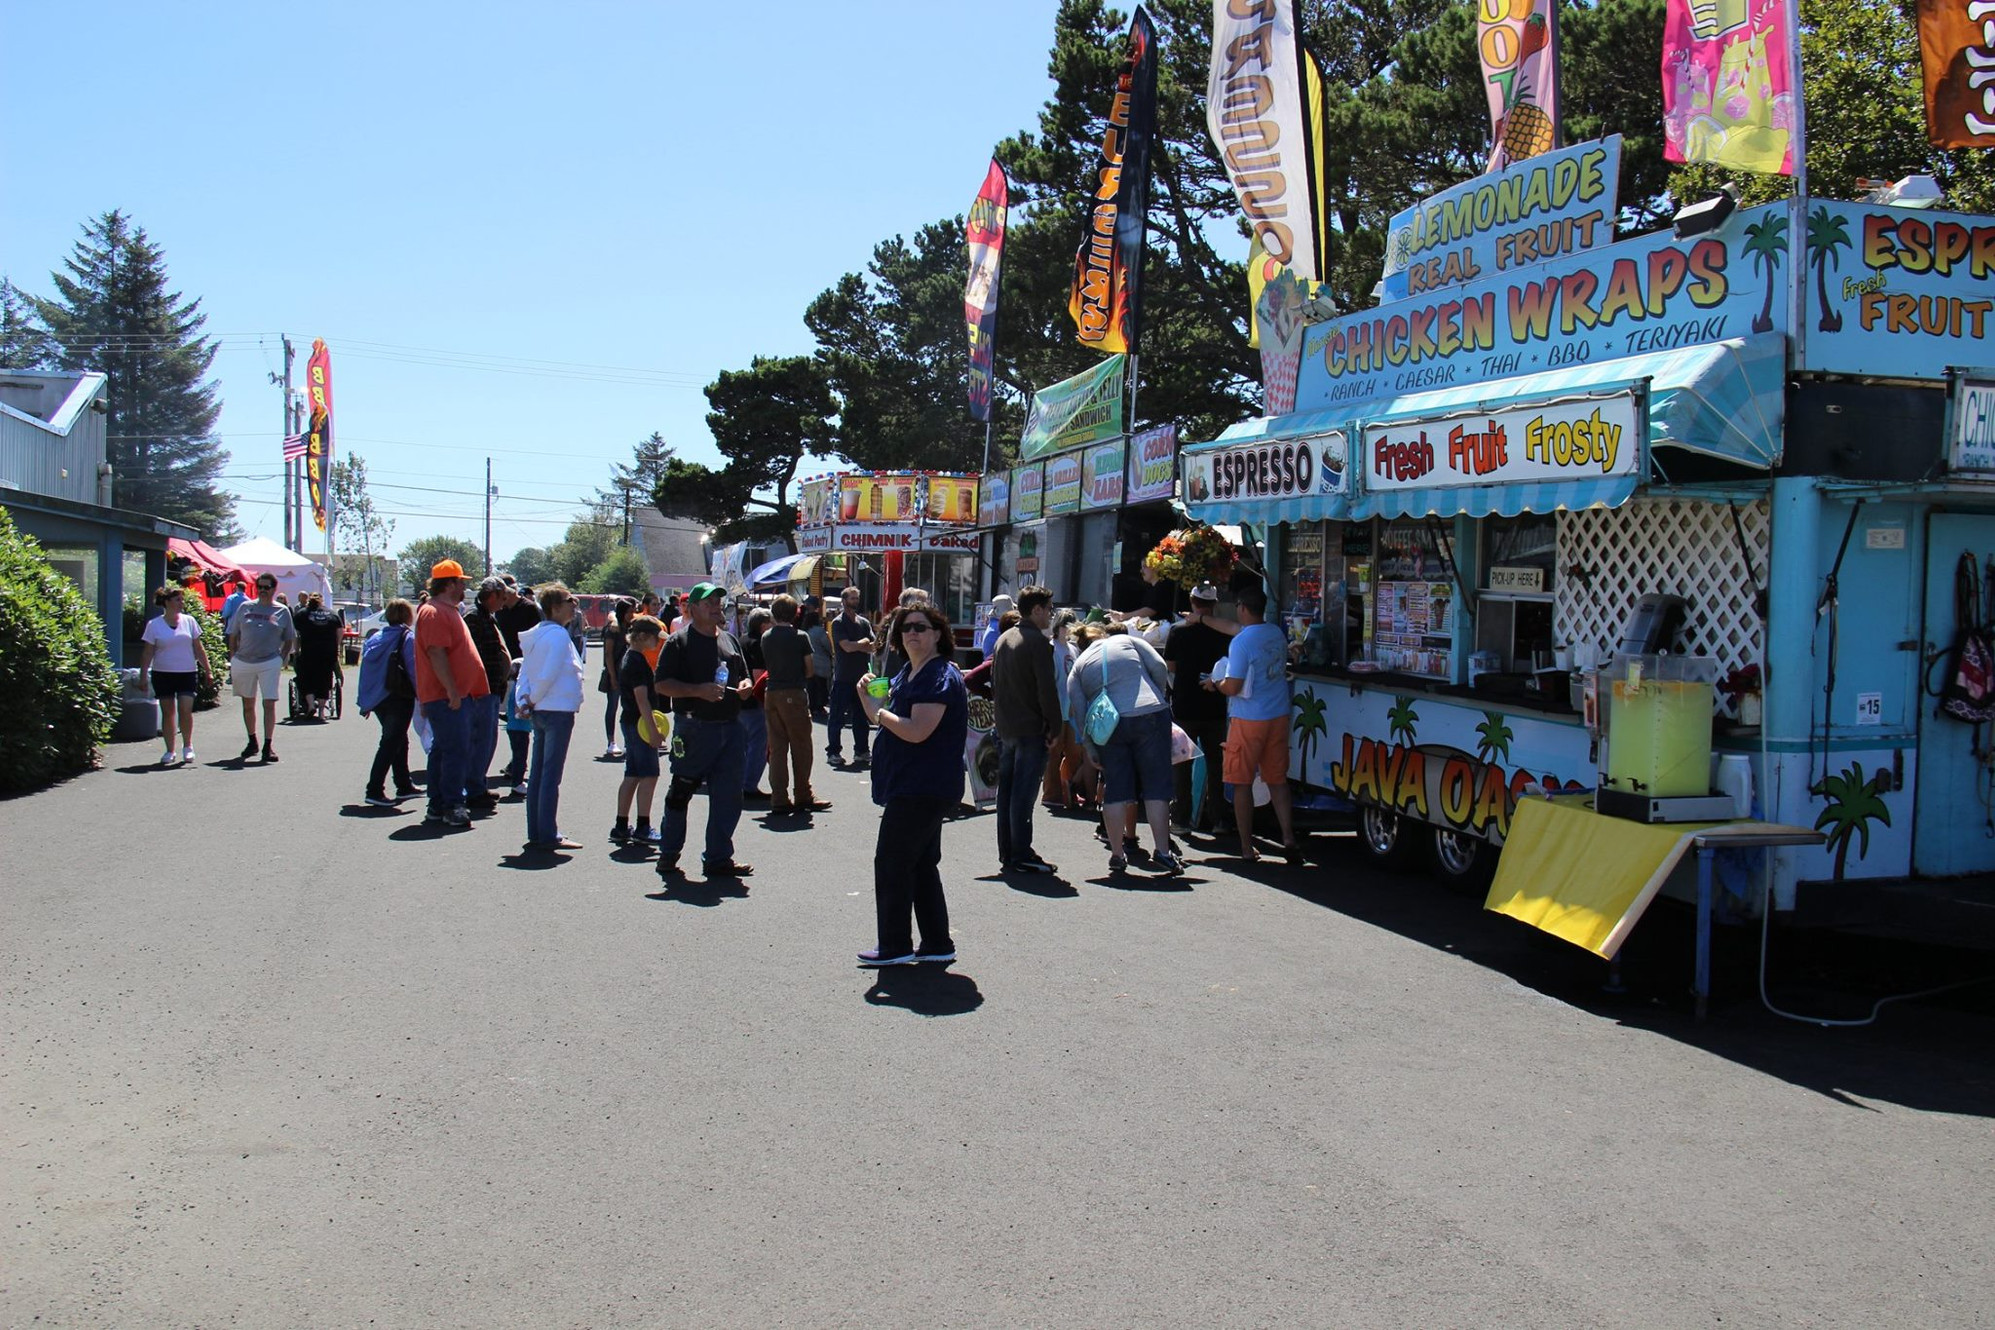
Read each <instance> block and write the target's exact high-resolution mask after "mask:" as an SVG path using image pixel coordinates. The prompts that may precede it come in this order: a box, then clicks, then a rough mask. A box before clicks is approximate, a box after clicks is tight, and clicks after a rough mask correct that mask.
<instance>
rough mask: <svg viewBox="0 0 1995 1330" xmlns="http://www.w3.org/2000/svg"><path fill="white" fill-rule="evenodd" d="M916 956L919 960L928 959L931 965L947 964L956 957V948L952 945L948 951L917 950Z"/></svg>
mask: <svg viewBox="0 0 1995 1330" xmlns="http://www.w3.org/2000/svg"><path fill="white" fill-rule="evenodd" d="M914 958H915V960H917V961H926V962H927V963H928V964H930V965H947V964H948V963H949V962H950V961H953V960H955V959H956V949H955V948H954V947H951V948H949V950H947V951H925V950H923V951H916V952H915V953H914Z"/></svg>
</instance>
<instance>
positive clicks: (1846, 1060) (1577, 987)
mask: <svg viewBox="0 0 1995 1330" xmlns="http://www.w3.org/2000/svg"><path fill="white" fill-rule="evenodd" d="M1309 845H1310V859H1311V862H1309V863H1308V864H1306V865H1304V866H1302V867H1299V868H1291V867H1288V866H1287V865H1285V864H1282V863H1281V862H1279V861H1278V860H1274V859H1263V861H1262V862H1261V863H1260V864H1259V865H1257V866H1255V867H1254V868H1252V869H1251V870H1248V871H1247V872H1245V873H1242V874H1241V875H1242V876H1243V877H1245V878H1246V879H1247V880H1249V881H1252V882H1255V883H1258V884H1260V885H1262V886H1265V887H1268V888H1271V889H1273V890H1276V891H1282V892H1286V893H1288V894H1289V895H1292V896H1294V897H1296V898H1298V899H1300V900H1305V901H1308V902H1310V903H1311V904H1314V905H1319V906H1321V907H1323V908H1324V909H1326V910H1334V911H1336V912H1337V913H1339V914H1341V915H1344V916H1345V917H1346V918H1349V919H1352V920H1355V921H1357V922H1359V923H1363V924H1367V925H1370V926H1372V927H1375V928H1380V929H1384V930H1386V931H1387V932H1391V933H1396V934H1398V935H1399V936H1401V937H1404V938H1407V939H1409V940H1411V941H1414V942H1418V943H1420V944H1422V945H1424V946H1428V947H1432V948H1434V949H1435V950H1437V951H1445V952H1449V953H1451V954H1453V955H1456V956H1459V957H1461V958H1462V959H1463V960H1466V961H1468V962H1470V963H1471V964H1474V965H1478V966H1481V967H1482V968H1484V969H1487V970H1491V971H1494V972H1495V973H1498V974H1502V975H1504V976H1506V977H1508V978H1509V979H1511V980H1513V981H1514V982H1515V983H1516V984H1517V985H1518V986H1519V988H1521V989H1524V990H1528V991H1529V992H1531V993H1534V994H1541V995H1543V996H1544V997H1548V998H1552V999H1555V1000H1557V1001H1559V1002H1563V1003H1566V1004H1567V1005H1569V1006H1572V1007H1574V1008H1577V1009H1579V1010H1581V1011H1585V1012H1587V1013H1589V1014H1591V1015H1593V1016H1596V1017H1599V1018H1601V1019H1603V1020H1611V1021H1614V1022H1616V1023H1617V1024H1620V1025H1623V1026H1625V1027H1627V1028H1630V1029H1637V1030H1643V1031H1647V1032H1649V1033H1651V1034H1655V1035H1660V1036H1662V1037H1664V1038H1667V1039H1672V1040H1675V1041H1677V1042H1678V1043H1681V1044H1685V1045H1687V1046H1689V1047H1693V1048H1697V1049H1701V1050H1703V1051H1704V1052H1706V1053H1708V1054H1710V1055H1712V1056H1714V1057H1721V1058H1724V1059H1726V1060H1727V1061H1731V1062H1735V1063H1738V1064H1739V1065H1741V1066H1747V1067H1751V1068H1754V1069H1755V1070H1758V1071H1760V1072H1762V1073H1764V1074H1766V1075H1769V1076H1773V1077H1777V1078H1778V1079H1780V1080H1784V1081H1787V1082H1788V1083H1790V1084H1793V1085H1796V1086H1799V1087H1801V1088H1803V1089H1808V1090H1813V1091H1815V1092H1816V1093H1818V1094H1821V1095H1823V1096H1824V1097H1826V1098H1828V1099H1831V1100H1834V1101H1835V1102H1837V1103H1840V1104H1844V1105H1846V1106H1849V1107H1852V1108H1859V1109H1863V1108H1868V1107H1869V1106H1868V1105H1867V1104H1865V1103H1863V1102H1862V1101H1864V1100H1876V1101H1879V1102H1884V1103H1892V1104H1900V1105H1903V1106H1905V1107H1907V1108H1914V1109H1921V1110H1926V1111H1932V1112H1946V1113H1961V1114H1969V1115H1974V1116H1981V1117H1995V1064H1991V1063H1990V1062H1989V1060H1988V1058H1987V1056H1986V1050H1987V1049H1988V1047H1990V1044H1991V1036H1995V985H1990V986H1984V987H1982V988H1980V989H1970V990H1966V991H1965V992H1962V993H1959V994H1955V995H1952V996H1950V997H1945V998H1938V999H1932V1000H1925V1001H1921V1002H1916V1003H1906V1004H1903V1005H1899V1006H1889V1007H1886V1008H1884V1013H1883V1016H1882V1018H1881V1019H1880V1020H1879V1021H1878V1022H1877V1023H1876V1024H1874V1025H1871V1026H1867V1027H1864V1028H1844V1029H1827V1028H1823V1027H1821V1026H1819V1025H1809V1024H1804V1023H1801V1022H1797V1021H1790V1020H1785V1019H1782V1018H1781V1017H1779V1016H1776V1015H1774V1014H1773V1013H1771V1012H1769V1011H1768V1010H1766V1008H1765V1007H1764V1006H1762V1004H1761V1002H1760V998H1759V989H1758V984H1759V959H1760V933H1759V927H1758V925H1757V924H1754V925H1751V926H1749V927H1742V926H1733V927H1720V928H1719V929H1718V930H1717V931H1716V932H1715V934H1714V936H1713V946H1712V959H1713V964H1712V977H1713V984H1712V987H1713V992H1712V1001H1711V1013H1710V1018H1709V1019H1708V1020H1707V1021H1704V1022H1701V1023H1700V1022H1698V1021H1697V1020H1696V1019H1695V1018H1694V1015H1693V1010H1692V1003H1691V996H1690V984H1691V978H1692V968H1693V957H1694V940H1695V925H1694V917H1693V912H1692V910H1691V909H1690V907H1689V906H1688V905H1687V904H1685V903H1683V902H1680V901H1676V900H1673V899H1659V900H1657V901H1656V902H1655V903H1654V904H1653V905H1652V906H1651V907H1650V908H1649V910H1648V912H1647V913H1646V914H1645V915H1644V916H1643V918H1642V920H1641V922H1640V924H1639V925H1638V926H1637V927H1636V928H1635V931H1634V933H1633V934H1632V935H1631V936H1630V938H1629V940H1628V943H1627V945H1626V946H1624V947H1623V948H1622V950H1621V955H1620V969H1621V981H1622V984H1621V991H1610V990H1609V989H1608V988H1607V979H1608V966H1607V963H1606V962H1605V961H1603V960H1601V959H1600V958H1599V957H1598V956H1595V955H1594V954H1593V953H1592V952H1589V951H1586V950H1584V949H1582V948H1580V947H1576V946H1574V945H1572V944H1571V943H1569V942H1565V941H1563V940H1561V939H1559V938H1556V937H1553V936H1551V935H1550V934H1548V933H1544V932H1540V931H1539V930H1537V929H1535V928H1532V927H1530V926H1528V925H1526V924H1523V923H1520V922H1518V921H1517V920H1514V919H1511V918H1509V917H1508V916H1506V915H1500V914H1496V913H1494V912H1491V911H1488V910H1485V909H1483V908H1482V897H1481V896H1480V895H1477V896H1474V897H1465V896H1464V895H1462V894H1460V893H1457V892H1451V891H1449V890H1448V889H1447V888H1446V887H1443V886H1442V885H1441V884H1440V883H1438V882H1435V881H1433V880H1432V879H1430V878H1427V877H1425V876H1424V875H1420V874H1415V873H1403V874H1402V873H1393V872H1388V871H1385V870H1383V869H1380V868H1379V867H1377V866H1375V865H1373V864H1371V863H1370V862H1369V861H1368V860H1366V859H1365V858H1364V857H1363V856H1362V852H1361V851H1360V850H1359V849H1358V848H1357V846H1356V843H1355V842H1354V841H1350V840H1326V839H1323V838H1318V839H1316V840H1314V841H1312V842H1309ZM1245 867H1246V866H1245V865H1241V868H1245ZM1235 871H1239V870H1235ZM1826 947H1838V948H1840V951H1839V952H1834V953H1829V954H1825V953H1824V950H1823V949H1824V948H1826ZM1990 968H1991V965H1990V958H1989V957H1987V956H1985V955H1973V954H1966V953H1958V952H1947V951H1946V950H1945V949H1940V948H1931V947H1927V948H1921V949H1918V950H1917V951H1916V952H1912V951H1907V952H1904V953H1901V954H1894V953H1893V952H1891V951H1890V950H1889V949H1888V948H1886V947H1885V946H1884V945H1883V944H1881V943H1880V942H1878V941H1877V940H1874V939H1856V938H1844V939H1842V940H1841V942H1840V943H1831V942H1830V941H1828V940H1827V939H1822V938H1810V937H1808V936H1807V935H1805V934H1796V933H1793V932H1791V931H1790V930H1788V929H1786V928H1784V927H1782V926H1781V925H1780V924H1779V923H1776V924H1775V927H1774V930H1773V944H1772V963H1771V966H1770V969H1769V973H1768V989H1769V994H1770V996H1771V997H1772V998H1773V1000H1774V1002H1775V1004H1776V1005H1779V1006H1781V1007H1783V1008H1784V1009H1786V1010H1789V1011H1795V1012H1797V1013H1798V1014H1804V1015H1812V1016H1820V1017H1825V1018H1861V1017H1863V1016H1865V1015H1866V1014H1868V1012H1869V1010H1870V1007H1871V1003H1872V1002H1874V1001H1875V1000H1876V999H1877V998H1879V997H1883V996H1886V995H1888V994H1891V993H1894V992H1897V993H1902V992H1908V991H1912V990H1915V989H1922V988H1928V987H1932V986H1935V985H1938V984H1941V983H1945V982H1946V981H1947V980H1948V979H1949V978H1953V977H1955V976H1956V975H1958V976H1960V977H1970V976H1972V975H1976V974H1979V975H1985V974H1987V973H1989V971H1990ZM1829 976H1833V980H1832V981H1827V980H1828V977H1829ZM1818 981H1820V982H1818Z"/></svg>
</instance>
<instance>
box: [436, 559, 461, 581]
mask: <svg viewBox="0 0 1995 1330" xmlns="http://www.w3.org/2000/svg"><path fill="white" fill-rule="evenodd" d="M429 575H430V576H431V577H462V576H464V565H463V564H461V563H459V562H458V561H457V560H455V559H445V560H444V561H443V562H442V563H439V564H436V565H434V566H432V567H431V568H430V570H429Z"/></svg>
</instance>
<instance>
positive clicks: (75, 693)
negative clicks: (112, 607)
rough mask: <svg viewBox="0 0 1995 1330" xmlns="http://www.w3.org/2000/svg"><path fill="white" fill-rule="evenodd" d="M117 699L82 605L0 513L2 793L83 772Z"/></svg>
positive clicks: (100, 636)
mask: <svg viewBox="0 0 1995 1330" xmlns="http://www.w3.org/2000/svg"><path fill="white" fill-rule="evenodd" d="M121 691H122V689H121V687H120V684H119V680H118V674H117V671H115V670H114V669H112V668H111V653H110V652H109V651H108V650H106V649H105V646H104V625H103V623H102V621H100V620H99V619H98V617H97V614H96V612H95V611H94V610H92V609H91V608H90V603H89V602H88V601H86V600H84V598H83V593H82V592H80V591H78V590H77V589H76V584H75V583H74V582H71V581H70V580H69V579H68V578H67V577H64V576H63V575H62V574H61V573H58V572H57V571H56V570H55V569H54V568H52V567H50V566H49V561H48V558H47V556H46V555H44V554H43V553H42V547H41V546H40V545H39V544H38V543H37V542H36V541H35V540H34V539H33V538H31V537H29V536H25V535H22V534H21V533H20V532H19V531H17V530H16V529H15V527H14V523H13V520H12V519H11V518H10V517H9V516H8V515H7V513H6V512H4V511H0V698H4V699H6V704H5V705H4V706H0V753H4V754H5V755H6V760H5V761H0V793H8V794H14V793H19V792H20V791H23V790H33V789H39V788H41V787H42V786H44V785H47V784H49V783H50V782H51V781H57V780H61V779H63V778H64V777H66V776H73V775H75V774H76V773H77V772H79V771H85V770H88V769H89V768H90V766H91V764H92V763H93V762H95V760H96V757H97V749H98V748H99V747H100V746H102V745H103V743H104V742H105V741H106V740H108V739H109V738H110V737H111V726H112V725H113V723H115V722H116V720H117V717H118V699H119V695H120V693H121Z"/></svg>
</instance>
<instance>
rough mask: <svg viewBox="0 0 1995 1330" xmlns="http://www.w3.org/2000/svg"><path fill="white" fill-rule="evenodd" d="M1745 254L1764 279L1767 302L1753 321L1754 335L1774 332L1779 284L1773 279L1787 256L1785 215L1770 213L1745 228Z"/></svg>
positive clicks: (1761, 306)
mask: <svg viewBox="0 0 1995 1330" xmlns="http://www.w3.org/2000/svg"><path fill="white" fill-rule="evenodd" d="M1745 250H1746V253H1748V254H1750V255H1752V256H1753V271H1754V272H1756V273H1759V274H1761V275H1763V276H1764V277H1765V278H1766V300H1765V301H1764V302H1763V303H1762V304H1761V305H1760V309H1759V316H1758V317H1757V318H1755V319H1754V320H1753V331H1754V332H1756V333H1762V332H1772V331H1773V297H1774V293H1775V292H1776V291H1777V290H1778V289H1779V287H1780V283H1779V282H1777V281H1776V280H1774V279H1775V277H1776V276H1777V275H1778V273H1779V272H1780V262H1781V260H1782V259H1783V258H1785V257H1786V255H1787V214H1786V213H1783V212H1770V213H1768V214H1767V215H1766V216H1764V217H1762V218H1760V219H1759V220H1758V221H1757V222H1754V223H1753V224H1752V225H1751V226H1748V227H1747V228H1746V245H1745Z"/></svg>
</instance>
